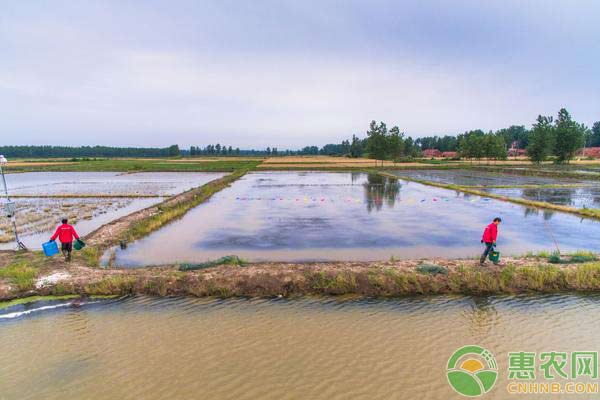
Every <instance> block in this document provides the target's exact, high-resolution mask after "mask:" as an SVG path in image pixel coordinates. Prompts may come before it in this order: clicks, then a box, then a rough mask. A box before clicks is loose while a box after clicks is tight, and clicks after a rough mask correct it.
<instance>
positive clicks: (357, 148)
mask: <svg viewBox="0 0 600 400" xmlns="http://www.w3.org/2000/svg"><path fill="white" fill-rule="evenodd" d="M360 156H362V143H361V141H360V139H359V138H357V137H356V135H352V143H351V144H350V157H353V158H358V157H360Z"/></svg>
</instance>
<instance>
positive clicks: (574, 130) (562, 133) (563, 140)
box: [554, 108, 585, 163]
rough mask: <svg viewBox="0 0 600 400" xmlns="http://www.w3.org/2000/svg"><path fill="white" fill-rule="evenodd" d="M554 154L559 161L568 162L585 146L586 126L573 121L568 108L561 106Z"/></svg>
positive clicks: (556, 128)
mask: <svg viewBox="0 0 600 400" xmlns="http://www.w3.org/2000/svg"><path fill="white" fill-rule="evenodd" d="M554 136H555V141H554V154H555V155H556V162H557V163H568V162H569V160H571V159H572V158H573V157H574V156H575V153H576V152H577V150H579V149H580V148H582V147H583V144H584V137H585V127H584V126H583V125H580V124H578V123H577V122H575V121H573V119H572V118H571V115H570V114H569V112H568V111H567V110H565V109H564V108H561V109H560V111H559V112H558V117H557V118H556V122H555V135H554Z"/></svg>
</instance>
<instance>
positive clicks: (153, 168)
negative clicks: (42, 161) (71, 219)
mask: <svg viewBox="0 0 600 400" xmlns="http://www.w3.org/2000/svg"><path fill="white" fill-rule="evenodd" d="M260 162H261V161H259V160H255V161H249V160H218V161H198V162H180V161H176V160H172V161H169V160H168V159H162V160H160V159H158V160H156V159H152V160H120V159H100V160H82V161H76V162H73V163H69V164H58V163H57V164H54V165H52V164H49V165H19V166H11V165H10V164H8V165H7V166H6V171H7V172H18V171H27V172H38V171H74V172H87V171H90V172H232V171H235V170H239V169H252V168H254V167H256V166H257V165H258V164H260Z"/></svg>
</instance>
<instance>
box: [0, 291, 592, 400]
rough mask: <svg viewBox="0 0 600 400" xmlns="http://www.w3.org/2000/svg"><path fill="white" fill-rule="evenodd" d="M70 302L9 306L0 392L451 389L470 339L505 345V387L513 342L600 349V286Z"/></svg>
mask: <svg viewBox="0 0 600 400" xmlns="http://www.w3.org/2000/svg"><path fill="white" fill-rule="evenodd" d="M63 304H68V302H66V303H65V302H62V303H61V302H58V303H57V302H51V303H42V304H29V305H26V306H18V307H12V308H10V309H5V310H2V311H1V312H0V333H1V335H2V341H0V376H1V377H2V379H1V380H0V393H1V394H2V398H3V399H27V398H29V399H39V398H44V399H65V398H95V399H114V398H119V399H139V398H144V399H163V398H212V399H257V398H261V399H298V398H311V399H348V398H357V399H373V398H381V399H396V398H407V396H408V397H412V396H414V395H415V394H418V396H419V397H421V398H425V399H447V398H453V396H454V394H453V392H452V391H451V389H450V388H449V387H448V385H447V383H446V378H445V375H444V369H445V365H446V362H447V360H448V357H449V355H450V354H451V353H452V352H453V351H454V350H456V349H457V348H458V347H460V346H462V345H465V344H480V345H482V346H484V347H486V348H488V349H490V350H491V351H492V352H493V353H494V354H495V355H496V358H497V360H498V363H499V365H500V366H501V371H500V372H501V374H500V382H499V383H500V384H499V385H498V387H497V388H495V389H494V391H493V392H492V393H490V394H489V398H505V397H507V395H506V394H505V391H504V388H503V386H504V385H505V383H506V373H505V371H503V370H502V366H507V360H506V354H507V352H509V351H519V350H527V351H545V350H547V351H549V350H562V351H574V350H577V349H581V348H586V349H598V348H599V347H600V341H599V340H598V339H596V336H597V335H595V334H594V332H597V331H598V329H599V328H600V322H599V321H598V319H597V318H595V317H594V315H595V314H596V313H597V312H598V310H599V308H600V298H599V297H597V296H567V295H553V296H506V297H461V296H436V297H415V298H406V299H400V300H374V299H363V300H344V301H340V300H337V299H332V298H327V299H321V298H304V299H296V300H286V299H274V300H266V299H232V300H215V299H191V298H184V299H179V298H168V299H153V298H148V297H132V298H126V299H121V300H108V301H107V300H103V301H99V302H93V303H92V302H90V303H88V304H83V305H82V306H81V307H79V308H73V307H70V306H68V305H66V306H63ZM49 306H52V307H53V308H43V307H49ZM55 306H56V307H55ZM32 310H35V311H32ZM25 311H31V312H27V313H25ZM11 313H12V314H14V313H21V314H20V315H16V316H14V317H12V318H6V315H9V314H11ZM582 327H585V329H582Z"/></svg>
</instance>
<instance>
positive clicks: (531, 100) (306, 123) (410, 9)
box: [0, 0, 600, 149]
mask: <svg viewBox="0 0 600 400" xmlns="http://www.w3.org/2000/svg"><path fill="white" fill-rule="evenodd" d="M0 10H1V11H0V145H41V144H52V145H73V146H76V145H95V144H99V145H112V146H137V147H142V146H144V147H147V146H160V147H163V146H168V145H170V144H173V143H177V144H179V145H180V146H182V147H188V146H190V145H200V146H203V147H204V146H205V145H206V144H209V143H217V142H219V143H221V144H226V145H231V146H233V147H240V148H257V149H258V148H266V147H267V146H271V147H277V148H278V149H285V148H290V149H297V148H300V147H303V146H306V145H319V146H322V145H324V144H326V143H337V142H340V141H341V140H343V139H347V138H349V137H351V136H352V134H357V135H359V136H364V135H365V131H366V130H367V128H368V125H369V122H370V121H371V120H378V121H380V120H383V121H385V122H386V123H387V124H388V126H392V125H398V126H399V127H400V129H401V130H402V131H404V132H405V133H406V134H407V135H410V136H412V137H414V138H416V137H420V136H428V135H435V134H437V135H443V134H457V133H461V132H464V131H466V130H470V129H483V130H486V131H487V130H496V129H500V128H503V127H507V126H509V125H513V124H516V125H526V126H530V125H531V124H532V123H533V122H534V120H535V118H536V117H537V115H538V114H544V115H555V114H556V113H557V111H558V110H559V109H560V108H561V107H565V108H567V109H568V110H569V111H570V112H571V114H572V116H573V117H574V118H575V119H576V120H577V121H579V122H583V123H585V124H586V125H588V126H590V125H591V124H592V123H593V122H594V121H598V120H600V23H598V17H599V16H600V1H596V0H545V1H541V0H538V1H536V0H530V1H527V0H503V1H495V0H486V1H481V0H471V1H467V0H453V1H449V0H438V1H433V0H414V1H386V0H364V1H355V0H340V1H332V0H317V1H312V0H298V1H286V0H277V1H271V0H252V1H242V0H238V1H230V0H216V1H212V0H211V1H203V0H194V1H187V0H168V1H167V0H164V1H153V0H145V1H128V0H116V1H111V0H103V1H85V0H72V1H61V0H52V1H36V0H28V1H22V0H14V1H13V0H0Z"/></svg>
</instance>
